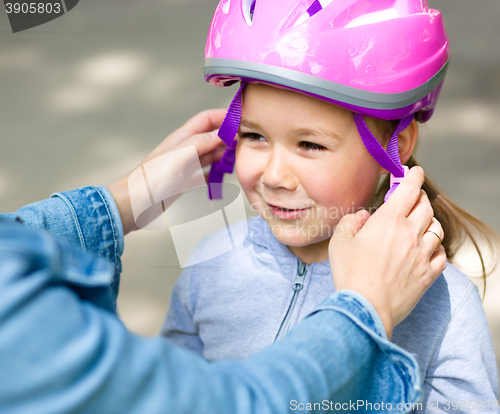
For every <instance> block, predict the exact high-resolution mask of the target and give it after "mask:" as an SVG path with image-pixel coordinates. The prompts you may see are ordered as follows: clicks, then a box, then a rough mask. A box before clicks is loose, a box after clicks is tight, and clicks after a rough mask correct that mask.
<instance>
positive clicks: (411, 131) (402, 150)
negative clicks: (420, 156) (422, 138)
mask: <svg viewBox="0 0 500 414" xmlns="http://www.w3.org/2000/svg"><path fill="white" fill-rule="evenodd" d="M417 139H418V125H417V121H415V120H413V121H411V124H410V125H409V126H408V128H406V129H405V130H404V131H402V132H400V133H399V135H398V145H399V158H400V159H401V163H402V164H404V163H406V162H407V161H408V160H409V159H410V157H411V154H413V150H414V149H415V145H417Z"/></svg>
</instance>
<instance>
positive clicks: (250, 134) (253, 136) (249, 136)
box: [238, 132, 266, 141]
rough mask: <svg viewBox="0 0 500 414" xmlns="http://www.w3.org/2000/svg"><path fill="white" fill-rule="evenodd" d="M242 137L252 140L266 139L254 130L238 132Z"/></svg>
mask: <svg viewBox="0 0 500 414" xmlns="http://www.w3.org/2000/svg"><path fill="white" fill-rule="evenodd" d="M238 135H239V136H240V138H246V139H248V140H250V141H266V139H265V138H264V137H263V136H262V135H260V134H256V133H253V132H242V133H239V134H238Z"/></svg>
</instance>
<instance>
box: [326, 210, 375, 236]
mask: <svg viewBox="0 0 500 414" xmlns="http://www.w3.org/2000/svg"><path fill="white" fill-rule="evenodd" d="M369 217H370V213H369V212H368V211H366V210H360V211H357V212H356V213H355V214H346V215H345V216H344V217H342V219H341V220H340V221H339V223H338V225H337V227H336V228H335V233H334V234H335V235H336V236H348V237H354V236H355V235H356V234H357V233H358V232H359V230H360V229H361V228H362V227H363V226H364V225H365V223H366V221H367V220H368V218H369Z"/></svg>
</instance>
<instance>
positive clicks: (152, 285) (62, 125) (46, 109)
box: [0, 0, 500, 360]
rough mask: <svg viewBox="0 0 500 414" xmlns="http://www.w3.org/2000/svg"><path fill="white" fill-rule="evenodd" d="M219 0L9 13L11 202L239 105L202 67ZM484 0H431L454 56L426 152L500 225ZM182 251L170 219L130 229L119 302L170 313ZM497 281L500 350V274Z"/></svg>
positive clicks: (455, 191)
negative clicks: (13, 24)
mask: <svg viewBox="0 0 500 414" xmlns="http://www.w3.org/2000/svg"><path fill="white" fill-rule="evenodd" d="M216 3H217V2H216V1H215V0H210V1H209V0H176V1H173V0H169V1H161V0H157V1H149V2H139V1H132V0H120V1H118V0H108V1H99V2H98V1H96V0H81V2H80V4H79V5H78V6H77V7H76V8H75V9H74V10H73V11H71V12H70V13H69V14H68V15H67V16H65V17H63V18H59V19H57V20H54V21H53V22H50V23H47V24H45V25H43V26H40V27H39V28H35V29H32V30H30V31H27V32H24V33H18V34H15V35H13V34H12V33H9V28H8V26H7V20H6V15H5V13H4V12H2V13H0V96H1V97H2V101H1V105H2V106H1V112H0V113H1V115H0V116H1V122H0V145H1V146H0V148H1V151H0V211H11V210H14V209H16V208H18V207H20V206H22V205H24V204H26V203H29V202H32V201H35V200H38V199H41V198H45V197H48V196H49V195H50V194H51V193H52V192H55V191H61V190H69V189H72V188H75V187H78V186H84V185H89V184H92V185H106V184H109V183H111V182H112V181H113V180H115V179H117V178H119V177H120V176H121V175H123V174H124V173H125V172H127V171H128V170H130V169H132V168H133V167H134V166H135V165H136V164H137V163H138V162H139V161H140V160H141V158H142V157H144V156H145V155H146V154H147V153H148V152H149V151H150V150H151V149H152V148H153V147H154V146H155V145H156V144H157V143H158V142H159V141H160V140H161V139H162V138H163V137H164V136H166V135H167V133H168V132H169V131H172V130H173V129H175V128H176V127H178V126H179V125H180V124H181V123H183V122H184V121H185V120H187V119H188V118H189V117H190V116H191V115H193V114H195V113H196V112H198V111H200V110H202V109H205V108H208V107H226V106H227V105H228V103H229V101H230V99H231V97H232V94H233V93H234V90H232V89H231V90H221V89H218V90H216V89H215V88H212V87H209V86H207V85H205V83H204V81H203V78H202V56H203V50H204V42H205V36H206V32H207V30H208V26H209V23H210V19H211V15H212V13H213V10H214V9H215V6H216ZM480 3H481V4H480V6H478V2H463V1H462V2H457V1H456V0H439V1H437V0H436V1H432V0H431V6H433V7H437V8H440V9H441V10H442V11H443V13H444V16H445V22H446V26H447V29H448V32H449V34H450V38H451V48H452V60H451V65H450V69H449V73H448V76H447V79H446V83H445V87H444V91H443V93H442V95H441V100H440V103H439V105H438V108H437V111H436V114H435V116H434V118H433V120H432V121H431V122H430V123H429V125H428V127H427V131H428V132H427V131H424V138H423V139H422V143H421V145H420V148H419V152H418V153H417V159H418V160H419V161H420V163H421V164H422V165H423V166H424V167H425V168H426V170H427V172H428V173H429V174H431V175H432V176H433V177H435V178H436V181H437V182H438V184H439V185H440V186H441V188H443V189H445V192H446V193H447V194H448V195H450V196H451V197H452V198H453V199H454V200H455V201H456V202H457V203H458V204H459V205H461V206H463V207H464V208H465V209H466V210H468V211H469V212H471V213H472V214H474V215H475V216H477V217H478V218H480V219H481V220H483V221H484V222H486V223H487V224H489V225H490V226H491V227H493V228H494V229H495V230H496V231H497V232H500V214H499V206H500V184H499V177H500V162H499V161H498V159H499V156H500V129H499V128H498V120H499V119H500V42H499V41H498V39H500V25H499V24H498V22H499V21H500V2H499V1H498V0H481V2H480ZM172 252H173V247H172V242H171V239H170V238H169V235H168V234H167V233H166V232H164V233H162V232H141V233H138V234H133V235H130V236H128V240H127V249H126V251H125V254H124V256H123V262H124V268H125V272H124V275H123V282H122V292H121V298H120V302H119V306H120V311H121V314H122V316H123V318H124V319H125V322H126V323H127V325H128V326H129V327H130V328H131V329H133V330H134V331H136V332H138V333H141V334H144V335H152V334H155V333H156V332H157V331H158V329H159V326H160V325H161V322H162V319H163V316H164V314H165V310H166V308H167V306H168V299H169V294H170V291H171V288H172V286H173V284H174V283H175V280H176V278H177V277H178V275H179V273H180V271H179V269H178V264H177V260H176V258H175V257H174V256H173V255H172ZM465 262H467V260H465ZM466 264H467V263H466ZM489 285H490V286H489V287H488V292H487V295H486V300H485V309H486V311H487V314H488V319H489V322H490V324H491V329H492V331H493V335H494V340H495V346H496V350H497V355H498V357H499V358H498V359H499V360H500V300H499V298H500V276H499V275H498V274H496V275H494V276H492V277H491V278H490V280H489ZM464 334H466V333H464Z"/></svg>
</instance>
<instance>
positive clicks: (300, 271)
mask: <svg viewBox="0 0 500 414" xmlns="http://www.w3.org/2000/svg"><path fill="white" fill-rule="evenodd" d="M297 263H298V267H297V276H296V277H295V280H294V281H293V283H292V289H293V296H292V300H291V301H290V304H289V305H288V310H287V311H286V314H285V317H284V318H283V320H282V321H281V325H280V328H279V329H278V333H277V334H276V337H275V338H274V342H276V341H279V340H280V339H283V338H284V336H285V335H286V334H287V333H288V331H289V330H290V320H291V315H292V313H293V310H294V308H295V304H296V303H297V297H298V296H299V292H300V291H301V290H302V288H303V287H304V279H305V277H306V274H307V264H305V263H304V262H302V261H301V260H300V259H297Z"/></svg>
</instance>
